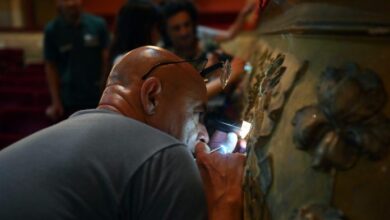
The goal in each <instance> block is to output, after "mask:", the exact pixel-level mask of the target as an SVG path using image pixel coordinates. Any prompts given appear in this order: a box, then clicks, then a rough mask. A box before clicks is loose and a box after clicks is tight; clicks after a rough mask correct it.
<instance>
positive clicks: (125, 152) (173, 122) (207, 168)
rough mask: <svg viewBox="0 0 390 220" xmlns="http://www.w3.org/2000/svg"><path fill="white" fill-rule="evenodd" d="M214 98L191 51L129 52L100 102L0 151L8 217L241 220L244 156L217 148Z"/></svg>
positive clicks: (0, 215) (1, 202) (0, 188)
mask: <svg viewBox="0 0 390 220" xmlns="http://www.w3.org/2000/svg"><path fill="white" fill-rule="evenodd" d="M206 101H207V95H206V87H205V85H204V81H203V78H202V77H201V76H200V74H199V72H197V71H196V69H195V68H194V67H193V66H192V65H190V64H189V62H187V61H186V60H183V59H181V58H179V57H178V56H176V55H174V54H173V53H171V52H169V51H167V50H164V49H161V48H158V47H152V46H147V47H141V48H137V49H135V50H133V51H131V52H129V53H128V54H126V55H125V56H124V57H123V58H122V59H121V60H120V61H119V63H118V64H116V65H115V66H114V67H113V69H112V71H111V73H110V76H109V80H108V83H107V86H106V88H105V90H104V93H103V95H102V97H101V99H100V103H99V106H98V107H97V109H90V110H83V111H79V112H77V113H75V114H74V115H72V116H71V117H70V118H68V119H66V120H64V121H62V122H60V123H58V124H56V125H54V126H51V127H49V128H46V129H44V130H42V131H39V132H37V133H35V134H33V135H31V136H29V137H27V138H25V139H23V140H21V141H19V142H17V143H15V144H13V145H11V146H9V147H7V148H5V149H4V150H2V151H0V175H1V177H2V180H1V181H0V195H1V196H0V206H1V207H2V208H1V209H0V219H15V220H17V219H32V220H34V219H153V220H154V219H186V220H191V219H194V220H195V219H196V220H203V219H206V216H207V215H208V216H209V219H211V220H217V219H218V220H219V219H224V220H237V219H241V217H242V204H243V203H242V188H241V181H242V175H243V166H244V156H243V155H240V154H226V155H222V154H219V153H210V151H209V148H208V146H207V142H208V134H207V131H205V129H204V126H203V124H202V115H203V114H204V111H205V104H206ZM192 152H195V155H196V163H195V161H194V158H193V157H192V154H191V153H192ZM196 164H197V165H198V167H197V166H196ZM197 168H199V170H198V169H197ZM199 171H200V172H199ZM202 183H203V184H202ZM205 194H206V195H205ZM206 207H208V209H207V208H206Z"/></svg>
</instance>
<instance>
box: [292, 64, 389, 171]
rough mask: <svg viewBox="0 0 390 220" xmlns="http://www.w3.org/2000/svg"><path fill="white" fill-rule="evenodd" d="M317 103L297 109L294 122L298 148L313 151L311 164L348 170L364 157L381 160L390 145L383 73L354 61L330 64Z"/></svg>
mask: <svg viewBox="0 0 390 220" xmlns="http://www.w3.org/2000/svg"><path fill="white" fill-rule="evenodd" d="M317 98H318V104H316V105H310V106H305V107H303V108H301V109H299V110H298V111H297V112H296V114H295V116H294V119H293V121H292V124H293V125H294V141H295V143H296V144H297V148H298V149H300V150H304V151H307V152H308V153H309V154H311V155H312V163H311V165H312V167H314V168H317V169H321V170H329V169H331V168H336V169H349V168H351V167H352V166H353V165H354V164H355V163H356V162H357V160H358V159H359V158H360V156H362V155H365V156H367V157H368V158H369V159H372V160H378V159H381V158H382V157H385V156H386V155H387V153H388V150H389V147H390V146H389V145H390V120H389V118H388V117H386V116H385V115H384V114H383V113H382V112H381V111H382V109H383V107H384V106H385V104H386V102H387V94H386V90H385V88H384V86H383V83H382V81H381V80H380V78H379V77H378V76H377V75H376V74H375V73H374V72H373V71H371V70H367V69H366V70H361V69H360V68H359V67H358V66H357V65H356V64H347V65H345V66H343V67H342V68H333V67H328V68H327V69H326V70H325V72H324V73H323V74H322V76H321V78H320V80H319V84H318V86H317Z"/></svg>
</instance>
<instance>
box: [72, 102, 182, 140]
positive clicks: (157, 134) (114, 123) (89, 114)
mask: <svg viewBox="0 0 390 220" xmlns="http://www.w3.org/2000/svg"><path fill="white" fill-rule="evenodd" d="M72 120H74V121H75V123H80V124H81V125H82V126H86V127H91V129H97V130H99V129H101V130H102V131H104V132H107V133H116V135H118V134H119V133H121V134H126V136H127V137H129V138H130V137H131V139H132V140H133V141H139V142H145V143H146V142H148V143H152V142H160V143H166V144H167V145H171V144H181V142H180V141H179V140H177V139H176V138H174V137H172V136H170V135H168V134H167V133H164V132H162V131H160V130H158V129H156V128H154V127H151V126H149V125H147V124H145V123H142V122H140V121H137V120H135V119H132V118H129V117H126V116H123V115H121V114H119V113H115V112H113V111H110V110H104V109H90V110H83V111H79V112H76V113H75V114H73V115H72V116H71V117H70V119H69V121H72ZM85 122H88V123H85ZM100 125H103V126H100ZM114 130H115V132H113V131H114ZM112 135H113V134H112ZM151 137H153V138H151ZM157 140H158V141H157Z"/></svg>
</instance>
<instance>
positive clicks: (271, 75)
mask: <svg viewBox="0 0 390 220" xmlns="http://www.w3.org/2000/svg"><path fill="white" fill-rule="evenodd" d="M259 51H261V50H259ZM259 51H256V52H255V54H254V56H253V58H252V59H253V60H252V61H251V63H252V64H254V65H252V66H253V69H252V72H251V75H250V76H249V81H248V84H249V86H250V90H249V91H248V93H247V105H246V109H245V111H244V115H243V118H244V120H247V121H249V122H251V123H252V132H251V133H250V134H249V137H248V144H247V146H248V157H247V163H246V167H245V179H244V195H245V196H244V197H245V200H244V201H245V202H244V204H245V209H244V210H245V211H244V217H245V218H244V219H245V220H249V219H250V220H253V219H256V220H258V219H270V218H271V217H270V214H269V210H268V208H267V205H266V201H265V197H266V196H267V193H268V191H269V189H270V188H271V184H272V180H273V174H272V171H273V170H272V155H270V154H267V155H264V153H260V151H258V150H259V149H260V148H261V147H262V146H264V144H265V142H264V141H268V140H269V138H270V135H271V134H272V131H273V130H274V127H275V124H276V121H277V120H278V119H279V117H280V113H281V111H282V108H283V106H284V104H285V102H286V100H287V99H288V96H289V93H290V91H291V88H292V87H293V85H294V84H295V82H296V81H297V80H298V79H299V78H300V76H301V75H302V74H303V73H304V72H305V71H306V70H307V67H308V62H307V61H305V62H303V64H302V65H301V66H300V68H299V69H298V70H296V71H295V70H294V71H289V72H288V71H287V67H285V66H284V65H283V64H284V62H285V60H286V56H285V55H284V54H277V55H276V56H272V53H271V52H269V51H268V50H263V51H262V52H261V53H260V52H259ZM293 63H294V62H293ZM259 186H260V187H259Z"/></svg>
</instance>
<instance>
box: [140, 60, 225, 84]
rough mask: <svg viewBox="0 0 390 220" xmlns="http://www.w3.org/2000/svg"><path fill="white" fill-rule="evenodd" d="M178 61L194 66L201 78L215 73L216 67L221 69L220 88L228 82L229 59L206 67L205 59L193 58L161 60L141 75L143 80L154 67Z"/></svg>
mask: <svg viewBox="0 0 390 220" xmlns="http://www.w3.org/2000/svg"><path fill="white" fill-rule="evenodd" d="M178 63H190V64H191V65H192V66H194V67H195V69H196V70H197V71H198V72H199V73H200V75H201V76H202V77H203V78H206V77H208V76H210V75H211V74H213V73H215V72H216V71H217V70H218V69H221V70H222V71H221V74H220V76H219V79H220V81H221V84H222V88H225V87H226V85H227V84H228V82H229V78H230V75H231V65H230V62H229V60H226V61H225V62H218V63H215V64H213V65H211V66H209V67H207V68H204V67H205V66H206V64H207V59H194V60H180V61H168V62H161V63H158V64H156V65H154V66H152V67H151V68H150V69H149V71H148V72H146V73H145V75H143V76H142V78H141V79H142V80H145V79H146V78H148V77H149V76H150V74H152V73H153V71H154V70H155V69H157V68H158V67H160V66H164V65H169V64H178Z"/></svg>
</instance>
